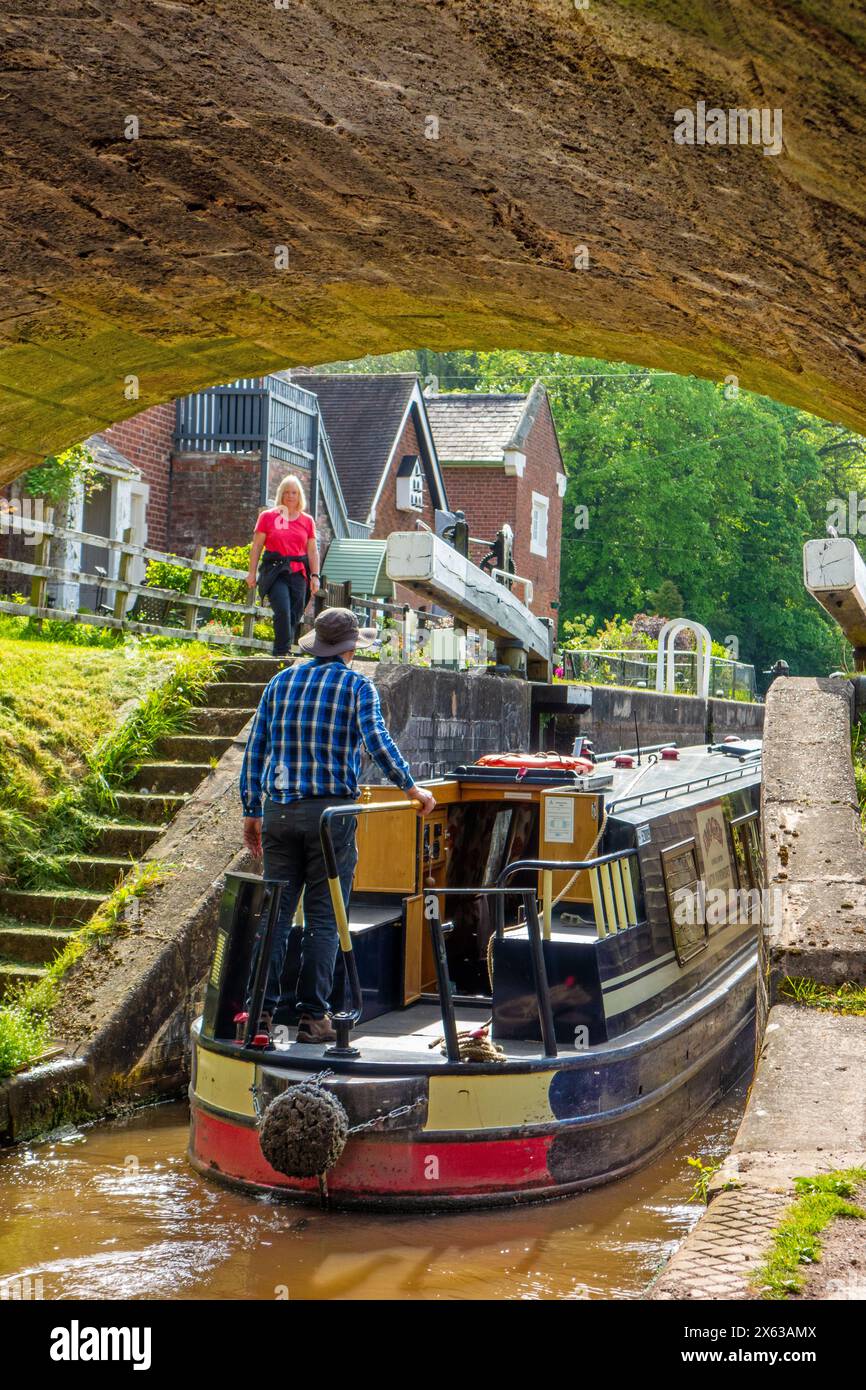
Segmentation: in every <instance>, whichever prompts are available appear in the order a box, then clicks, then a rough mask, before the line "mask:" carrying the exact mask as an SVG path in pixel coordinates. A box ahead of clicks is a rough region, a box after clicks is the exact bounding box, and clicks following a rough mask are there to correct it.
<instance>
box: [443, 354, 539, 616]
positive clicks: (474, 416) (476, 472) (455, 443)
mask: <svg viewBox="0 0 866 1390" xmlns="http://www.w3.org/2000/svg"><path fill="white" fill-rule="evenodd" d="M427 415H428V418H429V421H430V427H431V429H432V431H433V439H434V441H435V444H436V451H437V453H438V456H439V461H440V463H441V465H442V471H443V474H444V477H445V481H446V485H447V488H448V499H449V502H450V505H451V507H452V508H453V509H455V510H456V509H457V508H459V509H461V510H462V511H464V512H465V513H466V519H467V521H468V522H469V530H470V533H471V534H472V536H473V537H478V538H480V539H482V540H490V539H492V538H493V536H494V535H495V534H496V532H497V531H498V530H499V528H500V526H501V525H502V524H503V522H508V524H509V525H510V526H511V528H512V530H513V531H514V568H515V570H516V572H517V573H518V574H519V575H523V576H524V578H526V579H531V580H532V584H533V588H534V596H533V601H532V604H531V605H530V606H531V608H532V610H533V612H534V613H537V614H538V616H539V617H541V618H550V619H552V620H553V622H554V623H555V622H556V618H557V609H556V607H555V606H554V605H556V604H557V603H558V601H559V562H560V542H561V539H562V499H563V497H564V496H565V484H566V474H565V465H564V464H563V461H562V454H561V452H560V448H559V440H558V438H557V434H556V425H555V424H554V420H553V414H552V412H551V409H550V402H549V400H548V398H547V392H546V390H545V389H544V386H543V384H542V383H541V382H540V381H537V382H536V383H535V385H534V386H533V388H532V390H531V391H530V392H529V393H528V394H513V395H512V394H504V393H501V394H500V393H492V394H480V393H476V392H471V393H467V394H464V395H458V394H454V395H447V394H443V395H438V394H437V395H430V396H428V398H427ZM482 553H483V552H482V550H481V549H480V547H479V546H478V545H475V544H473V546H472V548H471V550H470V554H471V556H472V558H473V559H474V560H476V561H477V560H478V559H480V558H481V554H482ZM518 592H520V591H519V590H518Z"/></svg>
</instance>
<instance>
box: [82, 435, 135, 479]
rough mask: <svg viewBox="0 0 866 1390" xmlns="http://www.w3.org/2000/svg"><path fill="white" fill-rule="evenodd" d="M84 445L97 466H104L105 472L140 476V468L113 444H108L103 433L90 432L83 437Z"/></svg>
mask: <svg viewBox="0 0 866 1390" xmlns="http://www.w3.org/2000/svg"><path fill="white" fill-rule="evenodd" d="M84 447H85V449H87V451H88V452H89V453H90V454H91V455H92V456H93V461H94V463H95V464H96V465H97V467H98V468H104V469H105V470H106V471H107V472H109V473H115V474H119V475H120V476H121V477H127V478H140V477H141V469H139V468H136V466H135V464H134V463H130V461H129V459H128V458H127V457H126V455H125V454H122V453H121V452H120V450H119V449H115V447H114V445H113V444H109V442H108V440H107V439H106V438H105V436H104V435H102V434H91V435H90V437H89V438H88V439H85V441H84Z"/></svg>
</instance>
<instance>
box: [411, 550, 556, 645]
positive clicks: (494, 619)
mask: <svg viewBox="0 0 866 1390" xmlns="http://www.w3.org/2000/svg"><path fill="white" fill-rule="evenodd" d="M385 568H386V571H387V574H388V578H389V579H392V580H393V581H394V582H395V583H396V584H404V585H405V586H406V587H407V588H409V589H412V590H413V591H414V592H415V593H417V594H421V595H423V596H424V597H425V598H429V599H430V600H431V601H432V602H433V603H436V604H438V605H439V606H440V607H441V608H445V609H447V610H448V612H449V613H453V614H454V616H455V618H457V619H459V620H460V621H462V622H465V623H471V624H472V625H473V626H474V627H484V628H486V629H487V631H488V633H489V634H490V635H491V636H492V637H498V638H509V637H510V638H511V639H512V640H515V641H518V642H522V643H523V645H524V647H526V650H527V652H528V654H529V655H530V657H536V658H538V659H540V660H541V661H544V662H549V661H550V658H551V633H550V628H549V627H548V626H547V624H546V623H544V622H542V621H541V619H540V618H536V616H535V614H534V613H531V612H530V611H529V609H528V608H527V607H526V606H525V604H523V603H521V601H520V599H519V598H518V597H517V595H516V594H515V593H513V592H512V590H510V589H507V588H506V587H505V585H504V584H499V583H497V582H496V580H494V579H491V577H490V575H488V574H485V572H484V570H482V569H479V567H478V566H477V565H473V563H472V561H471V560H467V559H466V558H465V556H463V555H460V554H459V553H458V551H456V550H454V549H453V547H452V546H450V545H446V543H445V541H443V540H440V539H439V537H438V536H435V535H434V534H433V532H432V531H393V532H392V533H391V535H390V536H389V537H388V549H387V551H386V555H385Z"/></svg>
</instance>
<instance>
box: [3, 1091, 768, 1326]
mask: <svg viewBox="0 0 866 1390" xmlns="http://www.w3.org/2000/svg"><path fill="white" fill-rule="evenodd" d="M745 1096H746V1086H745V1083H743V1084H742V1085H741V1086H740V1087H739V1088H738V1090H737V1091H736V1092H734V1093H732V1094H731V1095H730V1096H728V1097H727V1098H726V1099H725V1100H724V1101H723V1102H722V1103H721V1104H720V1105H718V1106H717V1107H716V1108H715V1109H714V1110H712V1111H711V1112H710V1113H709V1114H708V1115H706V1116H705V1117H704V1119H703V1120H702V1121H701V1122H700V1124H699V1125H698V1126H697V1127H696V1129H694V1130H693V1131H692V1133H691V1134H690V1135H689V1136H688V1138H687V1139H685V1140H683V1141H682V1142H681V1143H679V1144H677V1145H676V1146H675V1147H674V1148H673V1149H671V1150H669V1151H668V1152H667V1153H666V1154H665V1155H664V1156H663V1157H662V1158H660V1159H659V1160H658V1161H657V1162H655V1163H653V1164H651V1165H650V1166H648V1167H647V1168H644V1169H642V1170H641V1171H640V1172H639V1173H635V1174H633V1175H632V1176H631V1177H628V1178H624V1179H622V1180H621V1181H620V1182H616V1183H610V1184H607V1185H606V1186H604V1187H599V1188H595V1189H594V1190H592V1191H589V1192H585V1193H582V1194H580V1195H579V1196H576V1197H571V1198H568V1199H566V1200H563V1201H556V1202H548V1203H542V1204H540V1205H537V1206H528V1207H516V1208H513V1209H511V1208H509V1209H498V1210H493V1211H487V1212H483V1211H482V1212H462V1213H460V1214H455V1215H453V1216H452V1215H437V1216H414V1215H412V1216H401V1215H391V1216H372V1215H368V1216H365V1215H360V1214H351V1215H350V1214H346V1213H339V1212H323V1211H320V1210H318V1209H316V1208H300V1207H292V1206H288V1205H285V1204H282V1203H278V1202H274V1201H272V1200H270V1199H267V1198H250V1197H246V1196H241V1195H239V1194H237V1193H234V1192H231V1191H228V1190H227V1189H224V1188H221V1187H219V1186H217V1185H215V1184H213V1183H211V1182H208V1181H207V1180H206V1179H204V1178H201V1177H199V1176H198V1174H196V1173H195V1172H194V1171H193V1170H192V1168H190V1167H189V1165H188V1164H187V1162H186V1160H185V1158H184V1150H185V1147H186V1139H187V1109H186V1106H185V1105H184V1104H181V1103H176V1104H170V1105H163V1106H159V1107H157V1108H155V1109H150V1110H144V1111H139V1112H138V1113H137V1114H135V1115H133V1116H131V1117H130V1118H128V1119H125V1120H122V1121H116V1122H114V1123H112V1124H107V1125H100V1126H97V1127H94V1128H91V1129H82V1130H77V1129H70V1130H68V1131H65V1132H63V1133H60V1134H58V1135H56V1136H54V1137H53V1138H52V1139H51V1140H49V1141H46V1142H44V1143H41V1144H34V1145H31V1146H28V1147H24V1148H18V1149H15V1150H11V1151H8V1152H7V1153H5V1154H4V1155H2V1156H0V1295H5V1296H6V1297H8V1296H10V1294H13V1295H14V1293H15V1291H16V1290H21V1291H23V1292H25V1293H26V1291H27V1289H28V1287H29V1288H30V1289H31V1290H32V1291H33V1292H34V1293H36V1294H37V1296H38V1295H41V1296H42V1297H43V1298H45V1299H65V1298H86V1299H113V1298H172V1299H179V1298H180V1299H196V1298H202V1299H230V1298H242V1299H243V1298H265V1299H273V1298H289V1299H293V1298H298V1299H345V1298H358V1299H377V1298H383V1299H490V1298H493V1299H512V1298H520V1299H549V1298H551V1299H552V1298H581V1299H589V1298H605V1299H617V1298H619V1299H623V1298H640V1296H641V1295H642V1293H643V1291H644V1290H645V1288H646V1286H647V1284H648V1283H649V1281H650V1280H651V1279H652V1277H653V1275H654V1274H655V1273H656V1271H657V1270H658V1268H659V1267H660V1266H661V1265H662V1264H663V1263H664V1262H665V1260H666V1259H667V1257H668V1256H669V1255H670V1254H671V1253H672V1251H673V1250H674V1249H675V1248H676V1246H677V1245H678V1244H679V1242H680V1241H681V1240H682V1239H683V1237H684V1236H685V1235H686V1234H687V1232H688V1231H689V1230H690V1229H691V1227H692V1226H693V1225H694V1223H695V1221H697V1219H698V1216H699V1215H700V1211H701V1207H700V1206H699V1205H698V1204H696V1203H692V1202H689V1200H688V1198H689V1194H690V1192H691V1190H692V1188H693V1186H694V1178H695V1171H694V1169H692V1168H691V1167H690V1166H689V1164H688V1162H687V1158H688V1156H689V1155H694V1156H698V1157H700V1158H701V1160H702V1161H703V1162H704V1163H710V1162H712V1161H714V1160H715V1161H718V1160H719V1159H721V1158H722V1157H723V1156H724V1154H725V1153H726V1152H727V1151H728V1149H729V1147H730V1144H731V1141H732V1140H733V1137H734V1134H735V1132H736V1129H737V1126H738V1124H739V1121H740V1118H741V1115H742V1111H743V1108H744V1105H745ZM28 1279H29V1281H30V1282H29V1286H28V1284H27V1282H26V1281H27V1280H28Z"/></svg>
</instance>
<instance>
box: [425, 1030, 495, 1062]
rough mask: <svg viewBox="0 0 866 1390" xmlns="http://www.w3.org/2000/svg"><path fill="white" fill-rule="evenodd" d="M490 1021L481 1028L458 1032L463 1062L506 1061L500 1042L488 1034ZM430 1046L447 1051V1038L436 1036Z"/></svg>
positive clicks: (458, 1043) (458, 1044) (458, 1042)
mask: <svg viewBox="0 0 866 1390" xmlns="http://www.w3.org/2000/svg"><path fill="white" fill-rule="evenodd" d="M489 1027H490V1023H485V1024H484V1025H483V1026H482V1027H481V1028H472V1029H469V1028H467V1029H465V1030H464V1031H463V1032H460V1033H458V1034H457V1046H458V1049H459V1051H460V1060H461V1062H504V1061H506V1060H507V1059H506V1056H505V1053H504V1051H503V1049H502V1048H501V1047H500V1046H499V1044H498V1043H495V1042H493V1041H492V1040H491V1038H490V1037H489V1035H488V1031H487V1030H488V1028H489ZM428 1046H429V1047H431V1048H433V1047H439V1048H440V1049H441V1051H442V1052H447V1049H446V1047H445V1038H444V1036H443V1037H438V1038H434V1039H433V1041H432V1042H431V1043H429V1044H428Z"/></svg>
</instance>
